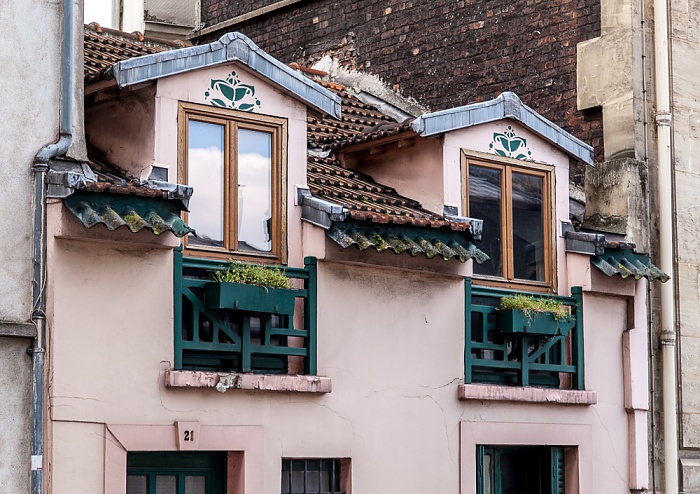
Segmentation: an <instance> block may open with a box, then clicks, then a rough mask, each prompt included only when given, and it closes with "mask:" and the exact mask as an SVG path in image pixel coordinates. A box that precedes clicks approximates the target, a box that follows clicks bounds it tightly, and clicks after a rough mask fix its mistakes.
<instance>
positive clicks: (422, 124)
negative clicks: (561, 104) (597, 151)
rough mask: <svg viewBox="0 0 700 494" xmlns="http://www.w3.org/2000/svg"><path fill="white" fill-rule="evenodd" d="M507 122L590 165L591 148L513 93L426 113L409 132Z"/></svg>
mask: <svg viewBox="0 0 700 494" xmlns="http://www.w3.org/2000/svg"><path fill="white" fill-rule="evenodd" d="M505 118H509V119H512V120H515V121H517V122H520V123H521V124H522V125H523V126H525V127H526V128H528V129H529V130H531V131H532V132H534V133H535V134H537V135H539V136H540V137H542V138H543V139H545V140H546V141H548V142H550V143H551V144H553V145H554V146H556V147H557V148H559V149H561V150H562V151H564V152H566V153H567V154H569V155H571V156H573V157H575V158H578V159H580V160H581V161H584V162H585V163H588V164H589V165H592V164H593V162H594V158H593V147H592V146H590V145H588V144H586V143H585V142H583V141H581V140H580V139H577V138H576V137H574V136H572V135H571V134H569V133H568V132H566V131H565V130H564V129H562V128H561V127H559V126H557V125H555V124H554V123H552V122H550V121H549V120H547V119H546V118H544V117H543V116H542V115H540V114H539V113H537V112H536V111H534V110H533V109H532V108H530V107H529V106H527V105H525V104H523V102H522V101H520V98H518V96H517V95H516V94H515V93H511V92H505V93H501V95H500V96H499V97H498V98H496V99H492V100H490V101H484V102H482V103H474V104H471V105H466V106H460V107H458V108H452V109H449V110H442V111H438V112H432V113H426V114H424V115H421V116H420V117H418V118H417V119H415V120H414V121H413V124H412V127H413V130H414V131H415V132H416V133H418V134H419V135H420V136H422V137H428V136H432V135H436V134H443V133H445V132H450V131H453V130H458V129H463V128H466V127H472V126H474V125H480V124H483V123H488V122H495V121H497V120H503V119H505Z"/></svg>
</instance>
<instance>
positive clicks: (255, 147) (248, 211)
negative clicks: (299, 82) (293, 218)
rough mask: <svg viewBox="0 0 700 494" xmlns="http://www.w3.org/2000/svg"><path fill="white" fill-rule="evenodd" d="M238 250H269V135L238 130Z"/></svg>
mask: <svg viewBox="0 0 700 494" xmlns="http://www.w3.org/2000/svg"><path fill="white" fill-rule="evenodd" d="M237 165H238V250H241V251H253V252H270V251H271V250H272V242H271V240H272V239H271V232H272V134H269V133H267V132H258V131H255V130H248V129H239V130H238V163H237Z"/></svg>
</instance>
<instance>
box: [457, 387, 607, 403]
mask: <svg viewBox="0 0 700 494" xmlns="http://www.w3.org/2000/svg"><path fill="white" fill-rule="evenodd" d="M457 396H458V398H459V399H460V400H465V401H508V402H518V403H556V404H559V405H583V406H588V405H595V404H596V403H598V393H596V392H595V391H586V390H583V391H580V390H573V389H550V388H531V387H527V388H523V387H513V386H494V385H488V384H460V385H459V389H458V390H457Z"/></svg>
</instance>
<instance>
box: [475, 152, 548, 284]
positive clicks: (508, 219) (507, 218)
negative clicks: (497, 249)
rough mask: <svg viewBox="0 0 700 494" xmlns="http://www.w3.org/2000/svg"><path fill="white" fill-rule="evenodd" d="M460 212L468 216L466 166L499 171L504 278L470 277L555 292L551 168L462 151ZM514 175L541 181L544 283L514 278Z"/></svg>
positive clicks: (481, 280)
mask: <svg viewBox="0 0 700 494" xmlns="http://www.w3.org/2000/svg"><path fill="white" fill-rule="evenodd" d="M461 161H462V170H461V176H462V191H463V194H462V210H463V211H464V212H465V214H466V216H470V212H469V166H471V165H475V166H480V167H483V168H490V169H495V170H500V171H501V172H502V173H501V191H502V193H501V238H502V239H503V242H502V245H501V256H502V260H503V276H488V275H480V274H473V279H474V283H475V284H480V285H485V286H493V287H499V288H509V289H514V290H528V291H533V292H543V293H554V292H556V288H557V286H556V285H557V277H556V272H557V270H556V259H557V256H556V239H555V238H554V232H555V226H554V218H555V217H556V212H555V208H556V203H555V176H554V166H553V165H547V164H542V163H534V162H528V161H521V160H515V159H510V158H497V159H494V158H493V156H492V155H486V154H485V153H478V154H477V153H474V154H471V153H467V152H465V151H464V150H462V160H461ZM513 172H516V173H522V174H524V175H531V176H538V177H542V179H543V182H542V211H543V216H544V217H543V228H544V230H545V231H544V238H543V239H542V240H543V241H544V256H545V259H544V281H529V280H521V279H517V278H515V277H514V274H513V273H514V261H513V227H512V226H513V225H512V223H513V217H512V216H513V203H512V184H513V181H512V176H513Z"/></svg>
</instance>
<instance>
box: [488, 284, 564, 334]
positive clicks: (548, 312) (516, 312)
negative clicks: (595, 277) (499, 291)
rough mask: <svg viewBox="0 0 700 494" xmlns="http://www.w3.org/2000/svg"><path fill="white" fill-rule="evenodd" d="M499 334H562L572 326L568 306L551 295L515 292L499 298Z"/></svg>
mask: <svg viewBox="0 0 700 494" xmlns="http://www.w3.org/2000/svg"><path fill="white" fill-rule="evenodd" d="M497 318H498V323H497V327H498V330H499V331H500V332H502V333H531V334H542V335H549V336H554V335H563V336H566V335H567V334H568V333H569V331H570V330H571V328H573V326H574V322H575V321H574V318H573V317H572V316H571V312H570V309H569V307H568V306H566V305H564V304H562V303H561V302H559V301H557V300H555V299H551V298H535V297H533V296H531V295H523V294H515V295H509V296H506V297H503V298H501V306H500V309H499V310H498V313H497Z"/></svg>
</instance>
